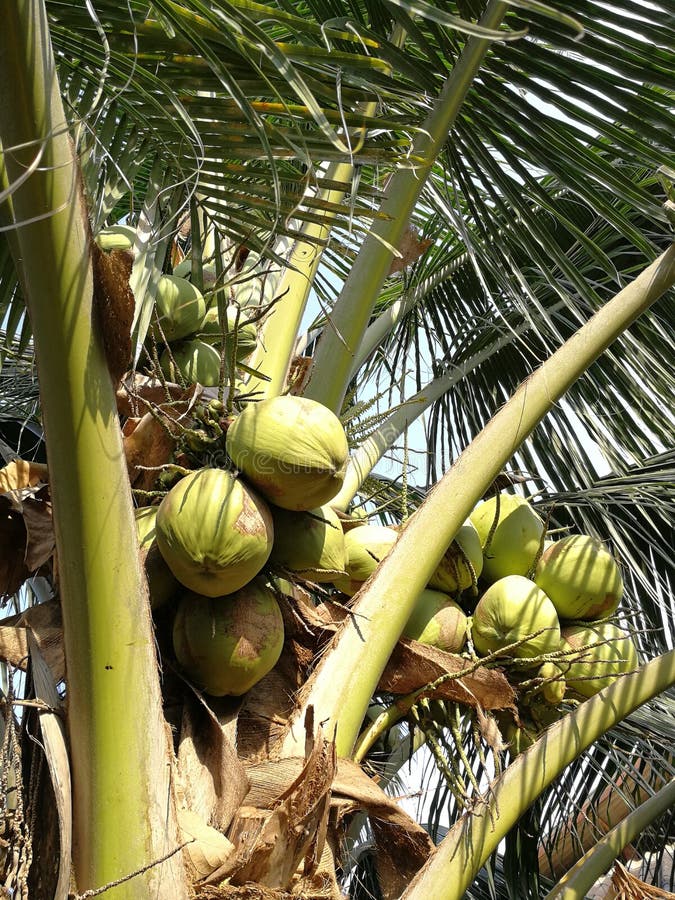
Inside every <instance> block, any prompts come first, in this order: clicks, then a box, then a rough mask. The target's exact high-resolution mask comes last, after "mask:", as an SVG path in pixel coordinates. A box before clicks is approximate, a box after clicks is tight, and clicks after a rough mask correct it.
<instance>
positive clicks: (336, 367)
mask: <svg viewBox="0 0 675 900" xmlns="http://www.w3.org/2000/svg"><path fill="white" fill-rule="evenodd" d="M507 9H508V5H507V4H506V3H504V2H502V0H490V2H489V3H488V5H487V8H486V10H485V13H484V14H483V16H482V18H481V19H480V22H479V25H480V26H481V27H483V28H486V29H491V30H496V29H497V28H499V26H500V25H501V23H502V20H503V19H504V16H505V14H506V11H507ZM491 40H492V39H491V38H487V37H480V38H479V37H475V36H472V37H470V38H469V40H468V41H467V42H466V45H465V47H464V50H463V51H462V53H461V55H460V57H459V59H458V60H457V63H456V64H455V66H454V67H453V69H452V72H451V73H450V75H449V76H448V78H447V79H446V82H445V84H444V86H443V89H442V90H441V93H440V95H439V97H438V99H437V101H436V102H435V104H434V106H433V108H432V111H431V113H430V114H429V116H428V117H427V119H426V121H425V122H424V123H423V125H422V126H421V127H420V130H419V133H418V134H417V136H416V138H415V140H414V141H413V146H412V152H411V155H412V158H413V159H414V160H415V162H416V164H415V165H414V166H413V167H412V168H407V169H400V170H398V171H397V172H396V173H395V174H394V175H393V176H392V178H391V180H390V181H389V184H388V185H387V188H386V190H385V192H384V197H383V200H382V203H381V205H380V213H381V216H382V218H379V219H377V221H376V222H375V223H374V224H373V226H372V228H371V230H370V232H369V234H368V236H367V237H366V239H365V241H364V242H363V245H362V247H361V249H360V251H359V254H358V256H357V257H356V259H355V261H354V265H353V266H352V269H351V271H350V273H349V275H348V276H347V280H346V281H345V284H344V287H343V289H342V292H341V294H340V297H339V299H338V301H337V303H336V304H335V306H334V307H333V310H332V312H331V316H330V323H329V324H328V326H327V327H326V328H325V329H324V331H323V334H322V336H321V339H320V340H319V344H318V346H317V349H316V354H315V358H314V365H313V367H312V371H311V374H310V379H309V383H308V385H307V388H306V389H305V391H304V395H305V396H306V397H309V398H311V399H312V400H318V401H319V402H320V403H323V404H324V405H325V406H328V407H329V408H330V409H332V410H333V411H334V412H336V413H339V412H340V410H341V408H342V403H343V400H344V396H345V393H346V391H347V386H348V384H349V378H350V373H351V371H352V366H353V363H354V357H355V354H356V353H357V352H358V349H359V346H360V344H361V341H362V339H363V336H364V333H365V331H366V328H367V326H368V322H369V320H370V317H371V314H372V311H373V307H374V305H375V301H376V300H377V296H378V294H379V292H380V289H381V288H382V285H383V284H384V280H385V279H386V277H387V274H388V272H389V268H390V266H391V261H392V258H393V256H394V254H395V253H396V252H397V248H398V246H399V244H400V242H401V238H402V237H403V234H404V232H405V230H406V228H407V227H408V223H409V220H410V216H411V214H412V211H413V209H414V207H415V204H416V202H417V200H418V198H419V195H420V193H421V191H422V188H423V186H424V183H425V181H426V179H427V178H428V176H429V173H430V172H431V169H432V166H433V164H434V161H435V159H436V157H437V156H438V154H439V152H440V151H441V148H442V147H443V144H444V143H445V140H446V139H447V136H448V134H449V132H450V129H451V128H452V126H453V124H454V122H455V119H456V118H457V114H458V112H459V110H460V108H461V106H462V103H463V102H464V98H465V97H466V94H467V92H468V91H469V88H470V87H471V84H472V83H473V80H474V78H475V77H476V74H477V73H478V71H479V69H480V67H481V65H482V62H483V59H484V57H485V54H486V53H487V51H488V48H489V46H490V43H491Z"/></svg>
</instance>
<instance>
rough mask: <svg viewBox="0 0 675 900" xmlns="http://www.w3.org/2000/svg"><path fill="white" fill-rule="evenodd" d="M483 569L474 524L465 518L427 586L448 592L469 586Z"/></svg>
mask: <svg viewBox="0 0 675 900" xmlns="http://www.w3.org/2000/svg"><path fill="white" fill-rule="evenodd" d="M482 571H483V550H482V548H481V543H480V537H479V536H478V532H477V531H476V528H475V526H474V525H473V523H472V522H471V521H470V520H467V521H466V522H465V523H464V524H463V525H462V527H461V528H460V529H459V532H458V534H457V537H456V538H455V540H454V541H453V542H452V544H450V547H449V549H448V550H447V551H446V553H445V555H444V557H443V559H442V560H441V562H440V565H439V567H438V568H437V569H436V571H435V572H434V574H433V576H432V577H431V579H430V581H429V587H430V588H435V589H436V590H439V591H445V592H446V593H448V594H455V593H457V592H458V591H464V590H466V589H467V588H470V587H471V586H472V585H473V584H475V581H476V580H477V579H478V577H479V575H480V574H481V572H482Z"/></svg>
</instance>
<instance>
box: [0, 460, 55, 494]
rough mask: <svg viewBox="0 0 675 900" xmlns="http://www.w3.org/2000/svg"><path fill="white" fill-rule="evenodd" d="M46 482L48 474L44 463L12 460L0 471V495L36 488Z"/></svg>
mask: <svg viewBox="0 0 675 900" xmlns="http://www.w3.org/2000/svg"><path fill="white" fill-rule="evenodd" d="M48 480H49V473H48V471H47V466H46V465H45V464H44V463H36V462H30V461H29V460H26V459H14V460H12V462H10V463H8V464H7V465H6V466H5V467H4V468H2V469H0V494H4V493H6V492H7V491H19V490H22V489H23V488H28V487H36V486H37V485H39V484H45V483H46V482H47V481H48Z"/></svg>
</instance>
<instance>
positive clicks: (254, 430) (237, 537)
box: [137, 396, 348, 696]
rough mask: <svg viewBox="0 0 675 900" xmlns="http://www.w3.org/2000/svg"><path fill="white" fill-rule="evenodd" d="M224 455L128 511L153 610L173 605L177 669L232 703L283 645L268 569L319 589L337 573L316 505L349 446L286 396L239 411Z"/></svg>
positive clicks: (328, 417) (337, 527)
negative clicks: (133, 514) (157, 499)
mask: <svg viewBox="0 0 675 900" xmlns="http://www.w3.org/2000/svg"><path fill="white" fill-rule="evenodd" d="M226 449H227V453H228V456H229V458H230V460H231V461H232V465H233V468H232V470H228V469H221V468H202V469H199V470H196V471H194V472H192V473H190V474H189V475H186V476H185V477H183V478H182V479H181V480H180V481H178V482H177V483H176V484H175V485H174V486H173V487H172V488H171V490H170V491H169V492H168V493H167V494H166V495H165V497H164V499H163V500H162V502H161V504H160V505H159V506H158V507H146V508H143V509H139V510H137V521H138V523H139V537H140V540H141V545H142V546H144V547H145V549H146V550H147V556H146V571H147V574H148V583H149V589H150V595H151V602H152V605H153V607H155V608H156V607H157V606H159V605H161V604H162V603H163V602H165V600H166V599H167V597H168V596H173V597H175V598H176V600H177V603H176V608H175V615H174V619H173V645H174V650H175V654H176V658H177V659H178V662H179V663H180V665H181V666H182V667H183V669H184V670H185V672H186V674H187V675H188V676H189V677H190V679H191V680H192V681H193V682H194V683H195V684H197V685H199V686H200V687H201V688H202V689H203V690H204V691H205V692H206V693H208V694H211V695H214V696H223V695H234V696H239V695H241V694H243V693H245V692H246V691H248V690H249V689H250V688H251V687H252V686H253V685H254V684H256V683H257V682H258V681H259V680H260V679H261V678H262V677H264V675H266V674H267V673H268V672H269V671H270V670H271V669H272V667H273V666H274V665H275V664H276V662H277V660H278V658H279V656H280V654H281V651H282V648H283V642H284V623H283V618H282V615H281V611H280V608H279V603H278V601H277V595H276V592H275V584H274V581H273V579H272V578H271V577H270V576H269V572H270V571H271V570H274V569H275V568H276V569H277V570H278V569H282V568H288V569H292V570H293V571H299V572H301V573H303V574H304V575H305V576H306V577H311V578H312V580H314V581H321V580H326V576H329V577H330V578H332V577H333V576H335V575H336V574H337V573H338V572H343V571H344V563H343V558H344V556H340V554H339V551H335V552H333V551H332V549H331V547H332V546H333V540H332V539H333V536H336V537H338V538H339V540H338V541H337V546H338V548H339V547H340V542H342V545H343V543H344V538H343V532H342V527H341V524H340V521H339V519H338V517H337V515H336V514H335V513H334V512H333V510H331V509H330V508H329V507H328V506H326V505H325V504H327V503H328V501H329V500H330V499H332V498H333V497H334V496H335V494H336V493H337V492H338V491H339V489H340V487H341V485H342V481H343V479H344V472H345V468H346V464H347V457H348V445H347V439H346V437H345V433H344V430H343V428H342V425H341V424H340V421H339V419H338V418H337V417H336V416H335V415H334V414H333V413H332V412H331V411H330V410H328V409H327V408H326V407H324V406H322V405H321V404H319V403H316V402H314V401H312V400H307V399H303V398H300V397H292V396H285V397H277V398H274V399H269V400H263V401H260V402H259V403H249V404H248V405H246V406H245V407H244V409H243V411H242V412H241V413H240V414H239V415H237V416H236V418H235V419H234V421H233V422H232V423H231V424H230V426H229V428H228V431H227V436H226ZM324 567H326V571H323V572H322V569H323V568H324ZM329 570H330V571H329ZM176 583H178V592H177V597H176V590H175V589H176Z"/></svg>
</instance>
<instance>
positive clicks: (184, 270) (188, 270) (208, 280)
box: [173, 256, 216, 288]
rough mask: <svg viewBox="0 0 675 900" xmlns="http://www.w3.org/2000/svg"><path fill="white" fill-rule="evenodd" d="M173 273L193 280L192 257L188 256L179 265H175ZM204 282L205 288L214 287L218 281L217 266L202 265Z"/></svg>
mask: <svg viewBox="0 0 675 900" xmlns="http://www.w3.org/2000/svg"><path fill="white" fill-rule="evenodd" d="M173 274H174V275H177V276H178V277H179V278H187V279H188V280H189V281H192V258H191V257H189V256H186V257H185V259H184V260H182V261H181V262H179V263H178V265H177V266H174V267H173ZM202 282H203V286H204V287H205V288H210V287H213V285H214V284H215V283H216V269H215V266H211V265H206V266H202Z"/></svg>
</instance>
